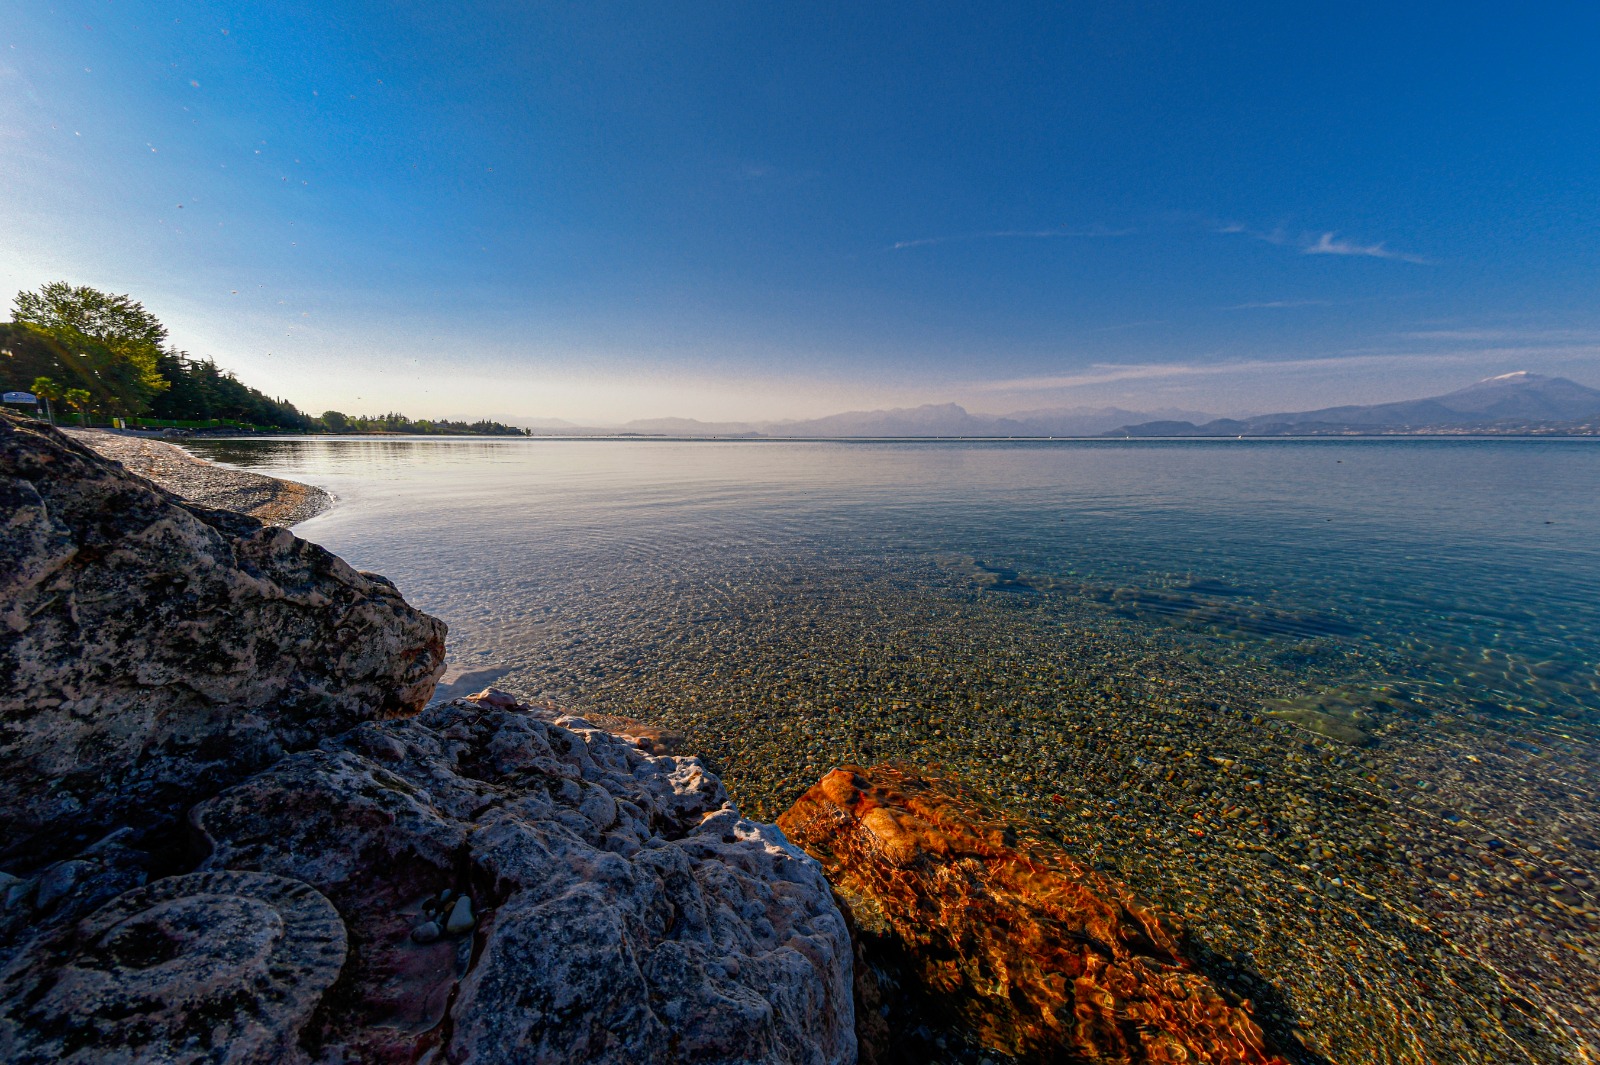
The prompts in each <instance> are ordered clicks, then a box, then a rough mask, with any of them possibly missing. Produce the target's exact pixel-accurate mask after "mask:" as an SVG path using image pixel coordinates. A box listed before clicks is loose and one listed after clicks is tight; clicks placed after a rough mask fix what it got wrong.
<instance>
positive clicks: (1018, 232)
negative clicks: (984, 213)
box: [889, 225, 1138, 251]
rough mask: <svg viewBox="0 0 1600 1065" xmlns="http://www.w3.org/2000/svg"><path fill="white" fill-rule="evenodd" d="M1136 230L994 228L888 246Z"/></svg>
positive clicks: (1122, 233)
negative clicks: (980, 231) (981, 231)
mask: <svg viewBox="0 0 1600 1065" xmlns="http://www.w3.org/2000/svg"><path fill="white" fill-rule="evenodd" d="M1136 232H1138V231H1137V230H1134V229H1113V228H1111V227H1110V226H1077V227H1074V226H1065V225H1064V226H1061V227H1059V228H1057V229H995V230H989V231H987V232H983V233H961V234H958V235H956V236H953V237H923V238H921V239H919V240H899V241H896V242H895V243H893V244H891V245H890V246H889V250H890V251H903V250H904V249H906V248H926V247H930V246H932V245H934V244H954V243H956V242H959V241H972V240H1006V239H1013V238H1021V239H1028V240H1048V239H1050V238H1053V237H1085V238H1092V237H1126V236H1130V235H1131V234H1133V233H1136Z"/></svg>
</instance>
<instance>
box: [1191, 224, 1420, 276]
mask: <svg viewBox="0 0 1600 1065" xmlns="http://www.w3.org/2000/svg"><path fill="white" fill-rule="evenodd" d="M1211 231H1212V232H1213V233H1217V234H1221V235H1223V236H1232V235H1234V234H1237V235H1239V236H1245V237H1249V238H1250V239H1251V240H1259V241H1262V242H1263V243H1266V244H1272V245H1275V246H1277V247H1292V248H1298V249H1299V251H1300V254H1302V255H1355V256H1362V257H1365V258H1368V259H1393V260H1395V261H1396V262H1402V263H1417V264H1418V265H1422V266H1429V265H1432V263H1433V260H1432V259H1428V258H1425V257H1423V256H1421V255H1413V254H1411V253H1410V252H1402V251H1395V250H1393V249H1392V248H1390V247H1389V246H1388V245H1387V244H1386V243H1384V242H1383V241H1379V242H1378V243H1376V244H1359V243H1357V242H1355V241H1351V240H1343V239H1341V238H1340V237H1339V234H1338V232H1337V231H1335V230H1327V231H1324V232H1321V233H1301V234H1299V235H1298V236H1296V235H1293V234H1291V233H1290V232H1289V231H1288V230H1286V229H1285V228H1284V227H1282V226H1278V227H1277V228H1275V229H1256V228H1254V227H1252V226H1248V225H1245V224H1244V223H1243V222H1214V223H1212V225H1211Z"/></svg>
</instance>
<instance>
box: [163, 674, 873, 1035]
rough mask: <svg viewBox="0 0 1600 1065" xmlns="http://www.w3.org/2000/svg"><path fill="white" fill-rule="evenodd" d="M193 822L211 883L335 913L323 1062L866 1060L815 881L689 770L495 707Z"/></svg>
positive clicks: (444, 713)
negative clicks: (435, 929)
mask: <svg viewBox="0 0 1600 1065" xmlns="http://www.w3.org/2000/svg"><path fill="white" fill-rule="evenodd" d="M191 820H192V823H193V825H194V826H195V829H196V830H197V831H198V833H199V834H200V836H201V837H202V838H203V840H204V842H205V844H206V845H207V846H208V847H209V849H210V857H209V858H208V859H207V860H206V861H205V863H204V867H205V868H208V869H219V870H220V869H249V870H256V871H260V872H266V873H271V874H274V875H278V876H286V877H292V878H295V879H297V880H302V881H304V882H306V883H308V884H310V885H312V886H313V887H315V888H316V889H317V890H318V891H319V892H321V893H322V894H324V895H326V896H327V897H328V898H329V899H330V900H332V902H333V904H334V905H335V906H336V907H337V908H338V909H339V911H340V913H341V914H342V915H343V918H344V921H345V925H346V927H347V928H348V930H349V934H350V939H351V954H352V957H351V961H350V963H349V965H348V966H347V967H346V972H345V974H344V977H343V979H342V980H341V981H340V984H339V985H338V986H336V987H335V988H334V990H333V991H332V992H331V993H330V994H329V995H328V997H327V999H326V1001H325V1003H324V1007H323V1009H322V1010H321V1011H320V1013H319V1014H318V1017H317V1019H316V1020H315V1021H314V1023H313V1024H312V1026H311V1027H310V1028H308V1030H307V1032H306V1034H305V1037H304V1040H305V1043H306V1045H307V1046H308V1048H309V1049H310V1050H311V1051H312V1052H313V1053H314V1055H315V1056H319V1057H321V1058H330V1059H332V1060H345V1061H410V1060H415V1059H416V1058H417V1057H418V1056H420V1055H422V1054H425V1053H427V1052H428V1051H429V1050H430V1049H433V1048H439V1049H440V1050H441V1051H442V1053H443V1060H448V1061H451V1062H471V1063H474V1065H478V1063H482V1065H491V1063H498V1062H572V1061H595V1062H618V1063H621V1062H657V1061H659V1062H669V1061H670V1062H677V1061H683V1062H688V1061H696V1062H773V1063H778V1062H784V1063H790V1062H792V1063H797V1065H798V1063H807V1065H811V1063H816V1065H823V1063H836V1062H837V1063H844V1062H853V1061H854V1060H855V1058H856V1045H855V1035H854V1013H853V1007H852V1002H851V981H852V975H851V946H850V939H849V931H848V929H847V927H846V925H845V922H844V918H843V916H842V915H841V914H840V912H839V910H838V908H837V906H836V905H835V903H834V901H833V898H832V895H831V893H830V891H829V889H828V885H827V882H826V881H825V880H824V879H823V876H822V871H821V869H820V867H819V866H818V865H817V863H816V862H815V861H813V860H812V859H810V858H808V857H806V856H805V855H804V854H803V853H801V852H800V851H799V850H798V849H797V848H795V847H794V846H793V845H792V844H790V843H789V842H788V841H787V840H786V839H785V838H784V837H783V835H782V833H781V832H779V831H778V830H777V829H776V828H774V827H773V826H771V825H762V824H756V823H754V822H751V821H746V820H744V819H743V818H741V817H740V816H739V813H738V810H737V809H735V808H734V806H733V805H732V804H731V803H730V802H729V801H728V798H727V795H726V793H725V792H724V790H723V787H722V784H721V782H720V781H718V780H717V778H716V777H715V776H713V775H712V774H711V773H709V772H708V771H707V770H706V769H705V768H704V766H703V765H701V763H700V762H699V760H698V759H695V758H685V757H677V756H671V755H652V754H649V753H646V752H645V751H643V750H641V749H640V746H639V745H637V744H636V743H634V742H630V741H628V740H627V739H626V738H624V737H619V736H617V735H614V734H612V733H609V732H606V731H603V730H601V729H598V728H594V727H593V726H591V725H590V724H589V723H588V722H586V721H584V720H582V719H581V718H572V717H565V716H561V715H560V714H559V713H558V712H556V711H553V710H547V709H541V708H535V707H529V706H522V705H518V704H517V703H515V702H514V701H513V700H512V699H511V698H510V697H509V696H505V695H503V694H501V693H498V692H485V693H481V694H480V695H479V696H477V697H474V698H472V699H461V700H456V701H454V702H450V703H444V704H440V705H437V706H433V707H430V708H429V709H428V710H426V711H424V712H423V713H422V714H421V715H419V716H418V717H416V718H413V719H411V720H407V721H388V722H382V723H368V724H364V725H361V726H359V727H358V728H356V729H353V730H352V731H350V732H348V733H346V734H345V735H343V736H341V737H339V738H337V739H336V740H333V741H330V742H328V743H326V744H324V745H323V747H322V748H321V749H320V750H317V751H309V752H304V753H301V754H296V755H292V756H290V757H288V758H285V759H284V760H283V761H281V762H279V763H278V764H277V765H275V766H274V767H273V768H271V769H270V770H268V771H266V772H264V773H261V774H259V775H257V776H255V777H252V778H251V779H250V780H248V781H245V782H244V783H242V784H239V785H238V786H236V787H233V788H231V789H229V790H227V791H225V792H223V793H222V794H221V795H219V796H217V797H216V798H215V799H212V800H210V801H208V802H206V803H203V804H201V805H200V806H199V807H197V808H196V809H195V810H194V812H193V814H192V817H191ZM463 894H465V895H467V896H469V897H470V898H472V899H473V900H474V901H475V903H476V905H475V907H473V909H474V911H475V914H476V921H475V923H474V926H473V927H472V928H471V930H470V931H467V932H465V933H462V934H458V935H441V936H439V937H438V938H436V939H435V938H432V935H431V934H430V936H428V937H425V938H427V939H428V941H427V942H418V940H417V938H416V937H415V936H414V935H413V934H412V933H413V931H414V929H415V928H416V927H417V926H418V925H419V924H422V923H428V914H427V912H425V905H426V904H427V903H428V902H429V900H436V899H439V898H440V897H441V895H444V896H445V898H446V899H447V900H448V899H451V898H454V899H459V898H460V896H461V895H463ZM446 905H448V902H447V903H446Z"/></svg>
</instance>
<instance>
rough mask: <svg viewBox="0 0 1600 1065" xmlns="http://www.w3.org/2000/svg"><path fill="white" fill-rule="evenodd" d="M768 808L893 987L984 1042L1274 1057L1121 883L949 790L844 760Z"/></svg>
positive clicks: (1041, 1054) (1052, 1051)
mask: <svg viewBox="0 0 1600 1065" xmlns="http://www.w3.org/2000/svg"><path fill="white" fill-rule="evenodd" d="M778 824H779V826H780V827H781V828H782V829H783V831H784V832H785V833H786V834H787V835H788V836H789V838H790V839H791V840H793V841H794V842H795V843H797V844H799V845H800V846H801V847H803V848H804V849H805V850H806V851H807V852H809V853H810V854H811V855H812V856H813V857H815V858H817V859H818V860H819V861H821V862H822V864H823V867H824V869H825V870H826V871H827V874H828V879H829V881H830V882H831V883H832V884H833V886H834V889H835V890H836V891H837V892H838V893H839V895H840V896H841V897H842V899H843V901H845V902H846V903H848V904H849V907H850V910H851V912H852V916H853V919H854V921H855V922H856V924H857V926H858V928H859V929H860V930H861V935H862V939H863V940H865V941H866V942H867V943H868V944H869V946H868V948H867V949H868V953H871V951H872V949H873V948H872V946H871V944H876V949H877V950H878V951H879V953H880V954H885V953H886V954H892V955H893V956H894V958H895V959H896V960H895V966H896V967H897V969H898V973H897V975H896V976H895V977H893V978H892V982H893V983H895V984H898V985H900V991H901V992H902V993H904V992H907V991H909V992H911V993H916V994H921V995H923V996H926V997H927V998H928V1000H929V1001H930V1002H931V1003H932V1006H933V1009H934V1010H935V1011H936V1012H940V1013H945V1015H948V1014H949V1011H953V1012H954V1013H955V1014H957V1015H959V1016H960V1018H961V1020H962V1022H963V1027H965V1028H968V1029H970V1031H971V1032H972V1033H973V1035H974V1036H975V1037H976V1040H977V1041H978V1042H979V1043H981V1045H983V1046H984V1047H986V1048H989V1049H992V1050H996V1051H1000V1052H1002V1053H1006V1054H1012V1055H1016V1056H1018V1057H1021V1058H1024V1059H1029V1060H1050V1061H1056V1060H1062V1059H1069V1060H1085V1061H1094V1062H1151V1063H1161V1065H1165V1063H1173V1065H1176V1063H1180V1062H1181V1063H1191V1065H1192V1063H1198V1062H1215V1063H1226V1065H1256V1063H1271V1062H1281V1061H1282V1060H1283V1059H1281V1058H1278V1057H1276V1056H1275V1055H1273V1054H1270V1053H1269V1052H1268V1051H1267V1050H1266V1048H1265V1046H1264V1043H1263V1039H1262V1033H1261V1029H1260V1028H1259V1027H1257V1026H1256V1024H1255V1022H1254V1021H1252V1020H1251V1018H1250V1015H1249V1014H1248V1013H1247V1012H1246V1011H1245V1010H1244V1009H1243V1008H1241V1007H1239V1006H1235V1005H1233V1004H1231V1003H1230V1002H1229V1001H1228V1000H1227V999H1226V998H1224V997H1223V995H1222V994H1221V993H1220V992H1219V991H1218V989H1217V988H1216V986H1215V985H1213V984H1212V983H1211V981H1210V980H1209V979H1208V978H1207V977H1206V976H1205V975H1204V974H1202V973H1200V972H1198V971H1197V970H1196V969H1195V968H1194V967H1193V966H1192V965H1191V964H1190V962H1189V961H1188V960H1186V959H1185V958H1184V956H1183V954H1182V951H1181V948H1180V946H1179V943H1178V941H1177V938H1176V937H1175V935H1174V934H1173V933H1172V931H1171V930H1170V929H1168V928H1167V927H1166V926H1165V925H1164V924H1163V923H1162V921H1161V919H1160V918H1159V917H1157V916H1156V915H1155V914H1153V913H1151V912H1150V911H1149V910H1147V909H1145V908H1143V907H1141V906H1140V905H1139V904H1138V903H1137V902H1135V900H1134V898H1133V896H1132V894H1131V893H1130V892H1129V891H1128V889H1127V888H1125V887H1123V886H1122V885H1119V884H1117V883H1115V882H1113V881H1111V880H1109V879H1108V878H1106V877H1104V876H1101V875H1100V874H1098V873H1095V872H1093V871H1092V870H1090V869H1088V868H1086V867H1084V866H1083V865H1082V864H1081V863H1079V862H1078V861H1076V860H1075V859H1073V858H1072V857H1071V855H1069V854H1068V853H1067V852H1066V851H1065V850H1064V849H1062V848H1061V847H1060V846H1058V845H1056V844H1054V843H1050V842H1048V841H1045V840H1043V839H1037V838H1031V837H1030V838H1027V839H1020V838H1019V836H1018V833H1017V831H1016V828H1015V827H1014V826H1011V825H1008V824H1006V823H1005V822H1002V821H998V820H995V819H994V818H993V817H991V816H989V815H986V814H984V813H983V812H982V811H981V810H979V809H977V808H976V807H975V805H974V804H973V803H971V802H970V801H969V800H965V799H963V798H961V797H959V796H958V795H957V794H956V793H955V792H954V791H953V790H950V789H946V788H944V787H943V786H941V785H939V784H936V783H933V782H931V781H928V780H926V779H924V778H921V777H918V776H915V775H912V774H909V773H906V772H903V771H901V770H896V769H892V768H888V767H877V768H873V769H862V768H860V767H857V766H845V767H843V768H840V769H836V770H834V771H833V772H831V773H829V774H828V775H827V776H825V777H824V778H823V779H822V780H821V782H819V783H818V784H816V785H815V786H813V787H812V788H811V789H810V790H809V791H807V792H806V793H805V794H804V795H803V796H801V797H800V800H799V801H798V802H796V803H795V805H794V806H793V807H792V808H791V809H790V810H789V811H788V812H787V813H785V814H784V815H783V816H782V817H781V818H779V819H778ZM868 978H869V979H870V978H871V977H870V974H868ZM907 983H910V984H912V985H917V986H914V987H911V988H907V987H906V985H907ZM876 994H877V992H876V991H870V992H869V993H868V995H867V997H869V998H871V997H875V996H876ZM863 1034H864V1035H865V1034H867V1033H863ZM872 1041H873V1040H870V1039H869V1040H868V1042H872ZM864 1049H867V1048H864ZM885 1056H886V1057H893V1056H894V1055H893V1054H892V1053H890V1054H888V1055H885Z"/></svg>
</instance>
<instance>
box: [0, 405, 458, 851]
mask: <svg viewBox="0 0 1600 1065" xmlns="http://www.w3.org/2000/svg"><path fill="white" fill-rule="evenodd" d="M444 637H445V627H444V624H443V623H442V622H440V621H438V620H436V619H434V618H430V617H428V616H427V615H425V614H422V613H420V612H419V611H417V610H414V609H412V608H411V607H410V606H408V605H407V604H406V602H405V600H404V599H402V598H401V596H400V593H399V592H398V591H396V590H395V588H394V586H393V585H392V584H390V583H389V582H388V581H386V580H385V579H383V578H382V577H378V576H375V575H373V574H362V573H357V572H356V571H355V570H353V569H351V568H350V566H348V565H347V564H346V563H344V562H343V561H342V560H340V559H339V558H337V557H336V556H334V555H332V554H330V553H329V552H327V551H325V550H323V549H322V548H320V547H317V546H315V545H314V544H310V543H307V542H305V541H304V540H300V539H298V538H297V537H295V536H293V535H292V534H291V533H289V532H287V531H286V530H283V529H274V528H269V527H266V526H263V525H262V524H261V523H260V522H258V521H256V520H254V519H253V518H247V517H244V516H243V515H239V514H234V513H232V512H229V511H219V510H207V509H205V508H202V507H197V506H192V505H189V504H185V503H184V502H182V501H181V500H179V499H178V498H177V497H176V496H173V495H171V494H170V493H168V492H165V491H163V490H162V489H160V488H158V487H156V486H155V485H154V484H152V483H150V482H149V481H147V480H145V479H144V478H142V477H138V476H135V475H134V474H131V473H129V472H128V471H127V470H125V469H124V468H123V467H122V466H121V465H119V464H117V463H115V462H111V461H108V460H106V459H103V458H101V457H100V456H98V455H96V454H95V453H94V452H92V451H90V450H88V449H87V448H85V447H83V446H81V445H79V444H77V443H75V442H73V441H71V440H69V439H67V438H66V437H65V436H64V435H63V434H61V433H59V432H57V431H55V430H54V429H51V428H49V427H48V426H45V425H43V424H41V423H39V422H33V421H25V420H22V419H19V418H16V417H14V416H11V415H0V768H3V771H4V778H5V787H4V788H3V789H0V868H3V869H5V870H7V872H8V873H12V874H28V873H32V872H35V871H37V870H39V869H41V868H43V867H45V866H46V865H48V864H50V863H51V862H54V861H57V860H59V859H62V858H65V857H67V856H69V855H73V854H76V853H78V852H80V851H81V850H83V849H84V848H85V847H87V846H90V845H93V844H94V843H95V842H96V841H97V840H100V839H102V837H105V836H106V835H107V834H108V833H111V832H113V831H114V830H119V829H132V830H133V831H132V835H133V836H134V837H137V838H143V837H146V836H150V835H152V834H160V833H161V832H162V831H163V830H164V829H167V828H171V827H173V826H175V825H177V824H178V823H179V822H180V819H181V814H182V811H183V810H184V809H185V808H186V807H187V806H189V805H190V804H192V803H194V802H196V801H198V800H199V799H201V798H205V797H207V796H210V795H214V794H216V793H217V791H219V790H220V789H221V788H223V787H225V786H227V785H229V784H232V783H234V782H236V781H238V780H241V779H243V778H244V777H245V776H247V775H249V774H250V773H252V772H255V771H257V770H259V769H261V768H263V767H265V766H267V765H270V764H271V763H273V762H274V761H276V760H277V759H278V758H280V757H282V756H283V755H284V754H285V753H286V752H291V751H296V750H304V749H306V748H310V747H314V746H315V745H316V744H317V743H318V742H319V741H320V740H322V739H324V738H326V737H328V736H332V735H336V734H338V733H340V732H343V731H344V730H346V729H348V728H350V727H351V726H353V725H355V724H357V723H359V722H362V721H366V720H372V719H381V718H389V717H396V716H400V715H408V714H412V713H415V712H416V711H417V710H419V709H421V708H422V706H423V705H424V704H425V703H426V702H427V700H428V697H429V695H430V694H431V692H432V691H433V686H434V684H435V682H436V681H437V679H438V676H439V673H440V672H441V670H442V668H443V663H444ZM124 835H126V833H124ZM125 842H126V841H125ZM60 876H65V874H60Z"/></svg>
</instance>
